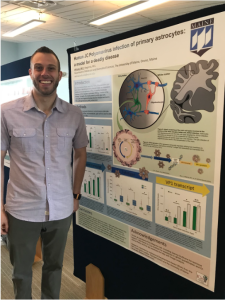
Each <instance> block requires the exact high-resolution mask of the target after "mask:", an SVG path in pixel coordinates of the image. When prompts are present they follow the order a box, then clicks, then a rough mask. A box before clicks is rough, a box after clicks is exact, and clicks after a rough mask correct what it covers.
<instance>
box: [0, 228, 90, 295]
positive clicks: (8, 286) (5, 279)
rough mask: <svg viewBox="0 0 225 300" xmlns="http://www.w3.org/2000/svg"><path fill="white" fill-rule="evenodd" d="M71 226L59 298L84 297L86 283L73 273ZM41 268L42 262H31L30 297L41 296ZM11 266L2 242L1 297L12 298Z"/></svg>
mask: <svg viewBox="0 0 225 300" xmlns="http://www.w3.org/2000/svg"><path fill="white" fill-rule="evenodd" d="M73 267H74V266H73V228H72V225H71V227H70V230H69V233H68V239H67V244H66V249H65V253H64V261H63V272H62V285H61V292H60V299H84V298H85V293H86V284H85V283H84V282H83V281H81V280H80V279H79V278H77V277H75V276H74V275H73ZM41 268H42V262H37V263H34V264H33V283H32V298H33V299H40V298H41V289H40V287H41ZM11 274H12V266H11V264H10V261H9V252H8V250H7V247H6V245H5V244H4V243H2V245H1V299H14V293H13V284H12V280H11V276H12V275H11Z"/></svg>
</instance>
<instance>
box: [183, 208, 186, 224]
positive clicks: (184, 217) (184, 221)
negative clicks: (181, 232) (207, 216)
mask: <svg viewBox="0 0 225 300" xmlns="http://www.w3.org/2000/svg"><path fill="white" fill-rule="evenodd" d="M186 217H187V212H186V211H183V227H186Z"/></svg>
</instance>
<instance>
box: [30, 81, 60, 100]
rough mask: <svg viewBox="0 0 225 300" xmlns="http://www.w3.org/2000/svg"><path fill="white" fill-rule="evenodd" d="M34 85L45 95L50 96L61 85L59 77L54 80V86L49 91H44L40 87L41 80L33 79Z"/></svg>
mask: <svg viewBox="0 0 225 300" xmlns="http://www.w3.org/2000/svg"><path fill="white" fill-rule="evenodd" d="M32 81H33V85H34V87H35V88H36V90H37V91H38V92H39V93H40V94H41V95H43V96H49V95H51V94H52V93H53V92H55V90H56V89H57V86H58V85H59V78H58V79H57V80H56V81H55V82H53V87H52V89H51V90H48V91H43V90H42V89H41V88H40V87H39V80H37V79H33V80H32Z"/></svg>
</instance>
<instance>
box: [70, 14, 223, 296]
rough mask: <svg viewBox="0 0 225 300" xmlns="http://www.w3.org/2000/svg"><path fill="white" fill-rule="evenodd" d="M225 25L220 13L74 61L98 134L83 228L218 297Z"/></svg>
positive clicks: (76, 89)
mask: <svg viewBox="0 0 225 300" xmlns="http://www.w3.org/2000/svg"><path fill="white" fill-rule="evenodd" d="M224 22H225V14H224V13H220V14H217V15H213V16H209V17H205V18H200V19H198V20H192V21H189V22H185V23H182V24H178V25H175V26H172V27H169V28H164V29H161V30H158V31H155V32H150V33H145V34H142V35H139V36H134V37H131V38H127V39H124V40H122V41H119V42H113V43H111V44H108V45H103V46H99V47H96V48H94V49H90V50H85V51H82V52H79V53H74V54H72V55H71V75H72V76H71V77H72V90H73V93H72V95H73V103H74V104H75V105H77V106H80V107H81V109H82V111H83V113H84V116H85V117H86V128H87V133H88V137H89V144H88V147H87V152H88V156H87V157H88V162H87V166H86V171H85V176H84V180H83V183H82V188H81V190H82V191H81V193H82V195H83V197H82V199H81V200H80V205H81V207H82V209H85V210H87V211H89V212H91V213H92V218H90V222H89V220H88V219H87V217H86V216H85V213H84V211H83V210H81V211H80V212H79V211H78V215H79V218H78V219H77V224H78V225H80V226H82V227H84V228H86V229H88V230H91V231H92V232H94V233H96V234H98V235H101V236H104V237H105V238H107V239H109V240H111V241H113V242H115V243H118V244H119V245H121V246H123V247H125V248H126V249H129V250H131V251H133V252H135V253H137V254H139V255H142V256H143V257H145V258H146V259H149V260H151V261H153V262H155V263H157V264H159V265H160V266H162V267H164V268H167V269H168V270H171V271H173V272H175V273H176V274H179V275H181V276H183V277H184V278H187V279H189V280H191V281H193V282H195V283H196V284H198V285H201V286H202V287H204V288H206V289H209V290H211V291H214V284H215V269H216V245H217V241H216V237H217V222H218V207H219V190H220V182H219V178H220V165H221V147H222V131H221V126H220V124H222V123H223V101H224V80H225V68H224V58H223V57H224V55H223V47H225V40H224V37H223V38H222V37H221V34H220V28H221V26H225V24H224ZM98 95H99V96H98ZM100 102H101V103H100ZM103 216H104V224H103V223H102V221H103V219H102V217H103ZM93 218H94V219H93ZM98 219H99V222H100V223H99V224H101V226H97V224H98V221H97V220H98ZM112 220H113V221H112ZM112 222H114V223H113V224H114V225H113V226H115V228H121V226H122V225H121V224H123V225H124V227H123V230H124V231H123V233H122V231H121V229H118V232H117V234H115V231H117V229H115V228H114V229H113V230H112V228H111V225H112ZM106 224H107V225H106ZM96 226H97V227H96ZM103 229H104V230H105V231H104V232H102V230H103ZM112 233H113V238H112Z"/></svg>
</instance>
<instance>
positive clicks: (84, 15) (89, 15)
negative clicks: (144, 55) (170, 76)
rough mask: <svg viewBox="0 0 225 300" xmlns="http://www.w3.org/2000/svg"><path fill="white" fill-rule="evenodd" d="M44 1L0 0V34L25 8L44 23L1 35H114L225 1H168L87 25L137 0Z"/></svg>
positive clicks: (31, 38)
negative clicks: (45, 5) (37, 15)
mask: <svg viewBox="0 0 225 300" xmlns="http://www.w3.org/2000/svg"><path fill="white" fill-rule="evenodd" d="M47 2H49V6H47V7H39V9H37V5H35V4H34V2H32V1H1V35H2V34H3V33H5V32H7V31H10V30H13V29H15V28H17V27H19V26H21V25H22V24H23V23H25V18H23V19H22V20H21V19H18V18H16V19H15V18H14V19H12V20H8V18H9V17H11V18H12V16H14V15H15V14H18V13H19V12H28V14H31V11H32V10H35V11H36V12H40V11H41V12H42V13H41V17H40V19H41V20H44V21H46V23H44V24H41V25H40V26H38V27H36V28H34V29H31V30H29V31H27V32H25V33H23V34H20V35H18V36H15V37H14V38H7V37H3V36H1V39H2V40H5V41H11V42H17V43H22V42H33V41H42V40H55V39H64V38H72V37H73V38H75V37H83V36H95V35H98V36H99V35H114V34H117V33H121V32H125V31H129V30H132V29H135V28H139V27H142V26H145V25H148V24H153V23H157V22H159V21H162V20H166V19H170V18H173V17H176V16H180V15H183V14H187V13H190V12H193V11H197V10H200V9H203V8H206V7H210V6H216V5H220V4H224V3H225V0H223V1H215V0H214V1H184V0H183V1H169V2H167V3H164V4H161V5H158V6H155V7H153V8H150V9H146V10H144V11H141V12H140V13H137V14H134V15H132V16H128V17H125V18H123V19H119V20H117V21H114V22H110V23H108V24H105V25H102V26H98V27H97V26H93V25H90V24H89V21H90V20H91V19H94V18H96V17H98V16H101V15H104V14H108V13H110V12H112V11H115V10H117V9H120V8H122V7H124V6H126V5H129V4H132V3H135V2H138V0H133V1H111V0H108V1H106V0H105V1H96V0H95V1H93V0H89V1H79V0H77V1H55V3H56V4H55V5H54V2H53V1H47ZM51 4H52V5H51Z"/></svg>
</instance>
